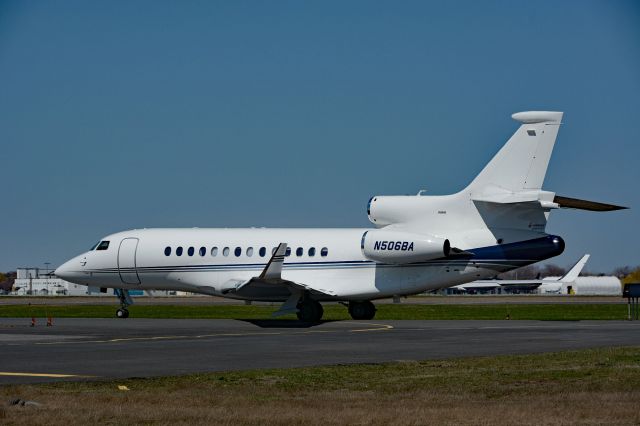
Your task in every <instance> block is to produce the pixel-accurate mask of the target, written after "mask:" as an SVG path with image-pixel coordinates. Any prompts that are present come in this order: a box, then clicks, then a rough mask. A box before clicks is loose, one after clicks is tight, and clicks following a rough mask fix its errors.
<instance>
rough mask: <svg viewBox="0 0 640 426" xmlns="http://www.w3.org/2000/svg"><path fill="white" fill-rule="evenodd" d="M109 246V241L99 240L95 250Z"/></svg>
mask: <svg viewBox="0 0 640 426" xmlns="http://www.w3.org/2000/svg"><path fill="white" fill-rule="evenodd" d="M108 248H109V241H100V244H98V248H97V249H96V250H106V249H108Z"/></svg>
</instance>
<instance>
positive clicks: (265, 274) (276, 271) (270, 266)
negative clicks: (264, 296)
mask: <svg viewBox="0 0 640 426" xmlns="http://www.w3.org/2000/svg"><path fill="white" fill-rule="evenodd" d="M286 252H287V243H280V245H278V247H277V248H276V251H275V252H274V253H273V256H271V259H269V263H267V266H265V267H264V270H263V271H262V273H261V274H260V276H259V277H258V278H259V279H263V280H268V279H274V278H275V279H280V278H281V275H282V263H283V262H284V256H285V254H286Z"/></svg>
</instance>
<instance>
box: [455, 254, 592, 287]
mask: <svg viewBox="0 0 640 426" xmlns="http://www.w3.org/2000/svg"><path fill="white" fill-rule="evenodd" d="M589 257H590V255H588V254H585V255H584V256H582V257H581V258H580V260H579V261H578V262H577V263H576V264H575V265H573V266H572V267H571V269H570V270H569V272H567V273H566V274H565V275H563V276H562V277H545V278H537V279H534V280H495V279H494V280H477V281H473V282H470V283H467V284H460V285H456V286H453V288H455V289H458V290H464V291H466V292H477V291H487V290H495V289H497V288H500V289H502V290H507V291H511V292H513V291H522V290H535V289H539V292H540V294H560V293H561V291H562V286H563V285H569V284H574V283H575V281H576V279H577V278H578V275H580V272H582V268H584V265H586V263H587V261H588V260H589Z"/></svg>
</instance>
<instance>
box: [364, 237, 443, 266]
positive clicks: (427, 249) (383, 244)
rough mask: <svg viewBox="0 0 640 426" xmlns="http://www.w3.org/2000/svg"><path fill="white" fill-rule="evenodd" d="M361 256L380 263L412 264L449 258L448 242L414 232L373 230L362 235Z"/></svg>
mask: <svg viewBox="0 0 640 426" xmlns="http://www.w3.org/2000/svg"><path fill="white" fill-rule="evenodd" d="M360 247H361V248H362V254H363V255H364V257H366V258H367V259H369V260H373V261H376V262H382V263H397V264H401V263H414V262H422V261H425V260H431V259H437V258H439V257H445V256H449V253H450V252H451V244H449V240H447V239H444V238H438V237H434V236H432V235H426V234H418V233H415V232H405V231H395V230H385V229H374V230H370V231H367V232H365V233H364V234H363V235H362V241H361V244H360Z"/></svg>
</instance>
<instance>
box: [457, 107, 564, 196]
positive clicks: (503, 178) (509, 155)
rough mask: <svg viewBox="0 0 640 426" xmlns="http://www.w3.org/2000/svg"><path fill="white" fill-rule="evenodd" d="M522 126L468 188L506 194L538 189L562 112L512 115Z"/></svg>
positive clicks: (531, 112)
mask: <svg viewBox="0 0 640 426" xmlns="http://www.w3.org/2000/svg"><path fill="white" fill-rule="evenodd" d="M511 117H512V118H513V119H514V120H516V121H519V122H520V123H522V124H521V125H520V128H519V129H518V130H517V131H516V132H515V133H514V134H513V136H511V138H510V139H509V141H508V142H507V143H506V144H505V145H504V146H503V147H502V149H501V150H500V151H498V153H497V154H496V155H495V156H494V157H493V159H491V161H490V162H489V164H487V165H486V166H485V168H484V169H483V170H482V171H481V172H480V174H479V175H478V176H477V177H476V178H475V179H474V180H473V182H471V184H470V185H469V186H468V188H467V189H469V190H472V191H474V192H475V191H478V190H482V189H484V188H487V187H498V188H501V189H503V190H507V191H509V192H520V191H531V190H540V189H541V188H542V183H543V182H544V176H545V174H546V173H547V166H548V164H549V159H550V158H551V152H552V151H553V146H554V144H555V142H556V137H557V136H558V128H559V127H560V122H561V120H562V112H553V111H528V112H519V113H516V114H513V115H512V116H511Z"/></svg>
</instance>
